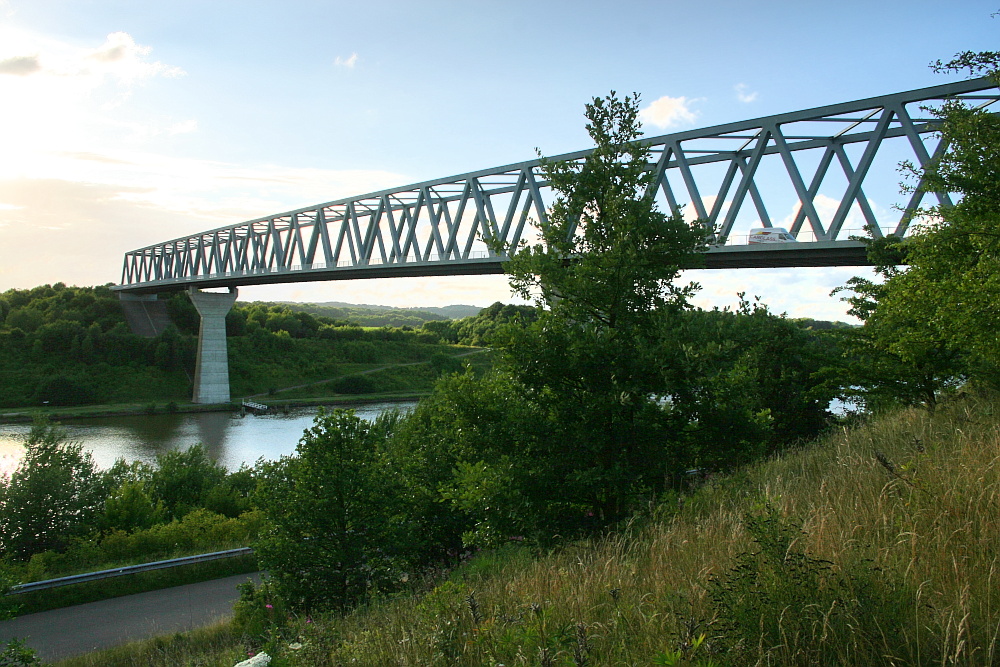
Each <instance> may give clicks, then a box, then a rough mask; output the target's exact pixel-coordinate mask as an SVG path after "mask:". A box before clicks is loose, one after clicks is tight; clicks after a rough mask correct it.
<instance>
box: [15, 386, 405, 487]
mask: <svg viewBox="0 0 1000 667" xmlns="http://www.w3.org/2000/svg"><path fill="white" fill-rule="evenodd" d="M414 405H416V403H415V402H413V401H407V402H385V403H369V404H365V405H360V406H359V405H353V406H343V407H351V408H353V409H354V411H355V412H356V413H357V415H358V416H359V417H361V418H362V419H368V420H371V419H374V418H375V417H376V416H378V415H379V414H381V413H382V412H384V411H386V410H391V409H394V408H398V409H402V410H410V409H412V408H413V406H414ZM334 407H336V406H334ZM316 411H317V408H301V409H296V410H291V411H289V412H288V413H287V414H269V415H246V416H244V417H241V416H239V415H238V414H235V413H231V412H198V413H183V414H159V415H130V416H122V417H97V418H92V419H73V420H71V421H67V422H65V423H64V424H62V428H63V429H64V430H65V431H66V432H67V434H68V436H69V440H71V441H73V442H79V443H81V444H82V445H83V448H84V449H85V450H87V451H89V452H91V453H92V454H93V455H94V460H95V461H96V462H97V465H98V466H100V467H101V468H107V467H109V466H111V464H112V463H114V462H115V460H116V459H119V458H124V459H125V460H127V461H144V462H146V463H153V462H154V461H156V455H157V454H160V453H162V452H168V451H171V450H177V449H180V450H183V449H187V448H188V447H190V446H192V445H196V444H199V443H200V444H203V445H204V446H205V447H206V449H208V452H209V455H210V456H212V458H214V459H215V460H217V461H218V462H219V463H221V464H223V465H224V466H226V468H228V469H230V470H236V469H237V468H239V467H240V466H241V465H242V464H243V463H247V464H250V465H253V463H254V462H255V461H256V460H257V459H259V458H265V459H272V460H273V459H277V458H279V457H281V456H282V455H284V454H291V453H292V452H293V451H295V445H296V444H298V442H299V439H300V438H301V437H302V432H303V431H304V430H305V429H307V428H309V427H310V426H312V423H313V418H314V417H315V416H316ZM30 429H31V426H30V425H29V424H0V472H5V473H9V472H10V471H12V470H13V469H14V468H15V467H17V461H18V460H19V459H20V457H21V455H22V453H23V451H24V448H23V447H22V446H21V444H20V443H21V441H22V440H23V438H24V436H25V435H26V434H27V433H28V431H29V430H30Z"/></svg>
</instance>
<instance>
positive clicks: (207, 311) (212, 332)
mask: <svg viewBox="0 0 1000 667" xmlns="http://www.w3.org/2000/svg"><path fill="white" fill-rule="evenodd" d="M237 294H238V292H237V290H236V288H235V287H230V288H229V293H228V294H226V293H225V292H202V291H201V290H198V289H195V288H194V287H192V288H190V289H189V290H188V296H190V297H191V302H192V303H194V307H195V308H197V309H198V314H199V315H201V328H200V329H199V331H198V361H197V362H196V363H195V369H194V396H193V397H192V399H191V401H192V402H194V403H228V402H229V356H228V354H227V352H226V313H228V312H229V310H230V309H231V308H232V307H233V303H235V302H236V296H237Z"/></svg>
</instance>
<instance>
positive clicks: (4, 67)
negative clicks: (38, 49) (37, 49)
mask: <svg viewBox="0 0 1000 667" xmlns="http://www.w3.org/2000/svg"><path fill="white" fill-rule="evenodd" d="M40 69H42V65H41V64H40V63H39V62H38V56H37V55H36V56H13V57H11V58H4V59H3V60H0V74H13V75H14V76H27V75H29V74H34V73H35V72H37V71H39V70H40Z"/></svg>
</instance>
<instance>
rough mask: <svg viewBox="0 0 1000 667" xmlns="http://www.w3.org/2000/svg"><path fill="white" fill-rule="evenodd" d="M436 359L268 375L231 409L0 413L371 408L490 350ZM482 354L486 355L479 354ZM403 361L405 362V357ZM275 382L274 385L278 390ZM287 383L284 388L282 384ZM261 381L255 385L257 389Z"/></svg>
mask: <svg viewBox="0 0 1000 667" xmlns="http://www.w3.org/2000/svg"><path fill="white" fill-rule="evenodd" d="M428 347H429V348H430V349H431V350H432V351H433V352H434V353H435V354H434V355H433V357H431V358H427V357H428V356H429V355H428V353H427V352H422V353H420V354H418V355H415V356H417V359H418V360H417V361H411V360H403V361H398V362H395V361H394V362H391V363H386V362H376V363H341V364H333V365H332V366H331V367H323V368H322V369H310V370H308V371H300V372H299V373H297V374H296V373H295V372H294V371H293V372H290V371H288V370H284V371H282V372H280V373H278V372H270V373H267V384H271V386H272V388H271V389H269V390H268V391H264V392H257V393H250V392H251V391H253V386H251V387H250V388H248V387H244V386H236V387H234V390H233V403H232V404H230V405H225V404H219V405H202V404H197V403H191V402H190V401H189V400H174V401H164V400H163V398H162V397H161V399H160V400H153V401H148V402H141V403H140V402H130V403H125V402H122V403H109V404H98V405H81V406H71V407H55V406H53V407H48V406H46V407H32V408H21V409H8V410H4V411H2V412H0V423H17V422H30V421H32V420H33V419H35V418H36V417H40V416H43V417H45V418H47V419H49V420H50V421H62V420H66V419H86V418H92V417H114V416H122V415H150V414H162V413H164V412H171V413H191V412H216V411H220V410H232V409H236V408H238V406H239V403H240V401H241V400H242V399H244V398H246V399H251V400H254V401H256V402H259V403H265V404H267V405H272V406H287V407H297V406H307V405H324V404H327V403H352V402H357V403H369V402H374V401H394V400H397V401H398V400H416V399H418V398H420V397H422V396H426V395H427V394H429V393H430V391H431V389H432V388H433V386H434V382H435V381H436V380H437V378H438V377H439V376H440V374H441V372H442V370H445V369H442V368H441V366H440V364H435V363H434V362H435V361H436V360H441V359H444V358H447V359H451V360H453V361H452V363H451V366H453V368H450V370H456V369H460V368H461V367H462V366H463V365H465V364H468V365H471V366H472V367H473V369H476V370H478V371H482V370H485V369H486V368H488V367H489V365H490V355H489V354H488V350H484V349H480V348H469V347H465V346H458V345H439V346H428ZM483 353H486V354H483ZM403 359H406V357H405V356H404V357H403ZM275 383H281V384H278V385H277V386H276V387H275V386H274V384H275ZM285 383H288V384H285ZM262 384H264V382H262V381H260V380H258V381H257V382H256V386H257V387H259V386H261V385H262Z"/></svg>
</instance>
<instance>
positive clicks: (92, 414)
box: [0, 391, 430, 424]
mask: <svg viewBox="0 0 1000 667" xmlns="http://www.w3.org/2000/svg"><path fill="white" fill-rule="evenodd" d="M429 393H430V392H429V391H417V392H381V393H376V394H364V395H353V394H333V395H327V396H318V397H316V398H294V399H275V398H267V399H261V398H255V399H254V402H255V403H262V404H264V405H267V406H268V407H269V408H274V409H276V410H291V409H293V408H312V407H318V406H330V405H336V406H337V407H343V406H352V405H359V406H361V405H369V404H372V403H391V402H397V401H399V402H403V401H416V400H419V399H421V398H423V397H424V396H426V395H428V394H429ZM240 410H243V406H242V401H241V399H237V400H236V401H235V402H233V403H214V404H210V405H203V404H198V403H167V404H145V405H137V404H118V405H85V406H79V407H71V408H26V409H24V410H12V411H7V412H0V424H30V423H31V422H33V421H34V420H35V419H37V418H38V417H44V418H45V419H48V420H49V421H54V422H62V421H70V420H74V419H94V418H102V417H134V416H149V415H162V414H191V413H199V412H239V411H240Z"/></svg>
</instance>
